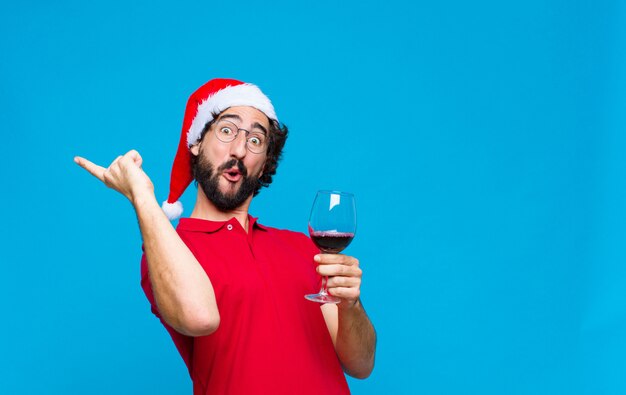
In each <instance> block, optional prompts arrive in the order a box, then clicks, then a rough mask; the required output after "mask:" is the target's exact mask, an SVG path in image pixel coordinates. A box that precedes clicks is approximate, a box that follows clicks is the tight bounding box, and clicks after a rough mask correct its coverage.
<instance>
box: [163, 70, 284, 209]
mask: <svg viewBox="0 0 626 395" xmlns="http://www.w3.org/2000/svg"><path fill="white" fill-rule="evenodd" d="M234 106H250V107H254V108H256V109H257V110H259V111H261V112H263V113H264V114H265V115H267V117H268V118H270V119H273V120H275V121H278V118H277V117H276V113H275V112H274V107H273V106H272V102H271V101H270V100H269V99H268V98H267V96H265V95H264V94H263V92H261V90H260V89H259V88H258V87H257V86H255V85H252V84H246V83H243V82H241V81H237V80H231V79H224V78H216V79H213V80H211V81H209V82H207V83H206V84H204V85H202V86H201V87H200V88H199V89H198V90H197V91H195V92H194V93H192V94H191V96H190V97H189V100H188V101H187V107H186V108H185V117H184V118H183V129H182V133H181V136H180V142H179V143H178V151H177V152H176V157H175V158H174V165H173V166H172V175H171V178H170V194H169V196H168V198H167V200H166V201H164V202H163V206H162V207H163V211H164V212H165V215H167V217H168V218H169V219H170V220H174V219H176V218H178V217H180V215H181V214H182V213H183V205H182V203H181V202H180V201H179V200H178V199H180V197H181V196H182V194H183V192H185V189H186V188H187V187H188V186H189V184H190V183H191V181H193V174H192V171H191V156H190V155H191V154H190V152H189V147H191V146H192V145H194V144H196V143H197V142H198V141H199V140H200V137H201V135H202V131H203V130H204V127H205V125H206V124H207V123H208V122H210V121H212V120H213V114H219V113H221V112H222V111H224V110H226V109H227V108H229V107H234Z"/></svg>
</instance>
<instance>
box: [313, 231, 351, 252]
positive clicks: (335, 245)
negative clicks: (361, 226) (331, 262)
mask: <svg viewBox="0 0 626 395" xmlns="http://www.w3.org/2000/svg"><path fill="white" fill-rule="evenodd" d="M353 238H354V233H348V232H333V231H327V232H313V233H311V240H313V243H315V245H316V246H317V247H318V248H319V249H320V250H322V252H325V253H328V254H336V253H338V252H341V251H343V249H344V248H346V247H347V246H348V245H349V244H350V242H351V241H352V239H353Z"/></svg>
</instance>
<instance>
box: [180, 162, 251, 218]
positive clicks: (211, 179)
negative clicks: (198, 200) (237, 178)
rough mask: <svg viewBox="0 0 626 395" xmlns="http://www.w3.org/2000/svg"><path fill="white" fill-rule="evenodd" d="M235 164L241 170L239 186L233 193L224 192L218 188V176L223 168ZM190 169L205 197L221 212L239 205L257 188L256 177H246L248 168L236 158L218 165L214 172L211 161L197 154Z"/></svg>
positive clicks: (229, 167) (228, 167) (225, 168)
mask: <svg viewBox="0 0 626 395" xmlns="http://www.w3.org/2000/svg"><path fill="white" fill-rule="evenodd" d="M235 165H236V166H237V168H238V169H239V172H241V176H242V182H241V186H240V187H239V189H238V190H237V191H236V192H234V194H224V193H222V192H221V191H220V189H219V179H220V176H221V174H222V173H223V172H224V170H227V169H231V168H232V167H233V166H235ZM192 170H193V176H194V178H195V180H196V182H197V183H198V185H200V187H201V188H202V190H203V191H204V194H205V195H206V197H207V199H209V201H210V202H211V203H213V204H214V205H215V207H217V209H218V210H220V211H222V212H228V211H232V210H234V209H236V208H237V207H239V206H241V205H242V204H243V203H244V202H245V201H246V199H248V197H250V195H252V194H253V193H254V191H256V190H257V189H258V188H259V184H260V182H259V180H258V179H257V178H254V177H252V178H250V177H248V169H246V167H245V166H244V165H243V163H242V162H241V161H239V160H237V159H231V160H229V161H228V162H226V163H224V164H223V165H221V166H220V167H218V169H217V172H214V170H213V166H212V165H211V163H209V161H208V160H205V158H204V156H202V155H198V157H197V160H196V161H195V163H194V164H193V169H192Z"/></svg>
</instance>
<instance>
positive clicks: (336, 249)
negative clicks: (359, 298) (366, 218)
mask: <svg viewBox="0 0 626 395" xmlns="http://www.w3.org/2000/svg"><path fill="white" fill-rule="evenodd" d="M355 232H356V205H355V202H354V195H352V194H351V193H347V192H336V191H319V192H317V196H315V201H314V202H313V207H312V208H311V215H310V217H309V235H310V236H311V240H313V243H315V245H316V246H317V247H318V248H319V249H320V250H321V251H322V252H323V253H325V254H338V253H340V252H341V251H343V249H344V248H346V247H347V246H348V245H349V244H350V242H351V241H352V239H353V238H354V234H355ZM327 282H328V278H327V277H326V276H323V277H322V289H321V290H320V292H319V293H317V294H310V295H305V296H304V297H305V298H307V299H308V300H311V301H313V302H318V303H339V302H341V299H339V298H337V297H335V296H332V295H330V294H329V293H328V289H327V287H326V284H327Z"/></svg>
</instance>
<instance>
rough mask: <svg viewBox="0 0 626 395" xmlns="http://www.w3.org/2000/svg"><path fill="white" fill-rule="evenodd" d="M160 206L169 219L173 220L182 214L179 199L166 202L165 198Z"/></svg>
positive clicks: (181, 205)
mask: <svg viewBox="0 0 626 395" xmlns="http://www.w3.org/2000/svg"><path fill="white" fill-rule="evenodd" d="M161 208H162V209H163V212H164V213H165V215H166V216H167V219H169V220H170V221H173V220H175V219H176V218H178V217H180V216H181V215H182V214H183V204H182V203H181V202H180V200H178V201H176V202H174V203H168V202H167V200H166V201H164V202H163V205H162V206H161Z"/></svg>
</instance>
